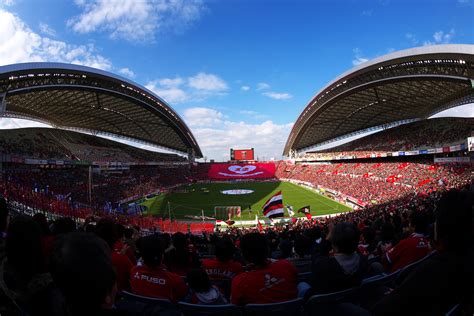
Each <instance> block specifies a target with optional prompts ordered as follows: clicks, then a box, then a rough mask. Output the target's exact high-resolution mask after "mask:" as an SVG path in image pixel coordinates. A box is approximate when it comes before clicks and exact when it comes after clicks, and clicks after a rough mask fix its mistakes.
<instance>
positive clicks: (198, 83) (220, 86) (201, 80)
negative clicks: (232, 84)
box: [188, 72, 228, 92]
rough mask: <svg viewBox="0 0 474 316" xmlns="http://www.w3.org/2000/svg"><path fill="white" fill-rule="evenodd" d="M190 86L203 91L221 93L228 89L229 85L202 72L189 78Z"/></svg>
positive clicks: (216, 77) (214, 76)
mask: <svg viewBox="0 0 474 316" xmlns="http://www.w3.org/2000/svg"><path fill="white" fill-rule="evenodd" d="M188 86H189V87H191V88H193V89H196V90H202V91H209V92H221V91H226V90H227V89H228V86H227V83H226V82H225V81H224V80H222V79H221V78H219V77H218V76H216V75H213V74H207V73H204V72H200V73H198V74H197V75H195V76H193V77H189V78H188Z"/></svg>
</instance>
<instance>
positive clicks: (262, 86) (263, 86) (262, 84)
mask: <svg viewBox="0 0 474 316" xmlns="http://www.w3.org/2000/svg"><path fill="white" fill-rule="evenodd" d="M267 89H270V85H269V84H268V83H265V82H259V83H257V91H261V90H267Z"/></svg>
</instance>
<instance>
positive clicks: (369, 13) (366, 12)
mask: <svg viewBox="0 0 474 316" xmlns="http://www.w3.org/2000/svg"><path fill="white" fill-rule="evenodd" d="M373 13H374V10H372V9H370V10H364V11H362V15H363V16H372V14H373Z"/></svg>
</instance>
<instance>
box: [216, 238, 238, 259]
mask: <svg viewBox="0 0 474 316" xmlns="http://www.w3.org/2000/svg"><path fill="white" fill-rule="evenodd" d="M234 251H235V247H234V244H233V243H232V240H230V239H229V238H226V237H224V238H222V239H219V240H218V241H217V242H216V258H217V260H219V261H221V262H227V261H229V260H231V259H232V258H233V256H234Z"/></svg>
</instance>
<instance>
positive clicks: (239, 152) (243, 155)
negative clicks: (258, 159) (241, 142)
mask: <svg viewBox="0 0 474 316" xmlns="http://www.w3.org/2000/svg"><path fill="white" fill-rule="evenodd" d="M230 160H237V161H242V160H255V159H254V150H253V148H250V149H232V148H231V149H230Z"/></svg>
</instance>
